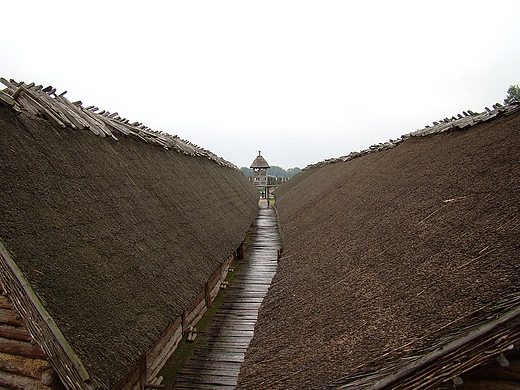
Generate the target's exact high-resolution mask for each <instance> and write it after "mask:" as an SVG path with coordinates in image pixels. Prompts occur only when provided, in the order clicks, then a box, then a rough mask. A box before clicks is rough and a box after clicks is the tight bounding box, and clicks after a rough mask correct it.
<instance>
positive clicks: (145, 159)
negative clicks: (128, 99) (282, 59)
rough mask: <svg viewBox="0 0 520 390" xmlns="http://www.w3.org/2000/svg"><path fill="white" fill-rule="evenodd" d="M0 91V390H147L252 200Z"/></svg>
mask: <svg viewBox="0 0 520 390" xmlns="http://www.w3.org/2000/svg"><path fill="white" fill-rule="evenodd" d="M0 81H1V82H2V83H4V85H6V87H7V88H6V89H5V90H3V91H0V134H1V136H0V150H2V153H0V215H2V218H1V220H0V292H1V293H2V296H1V297H0V388H2V389H22V388H23V389H27V390H30V389H42V390H44V389H46V390H49V389H53V390H54V389H56V390H57V389H62V388H66V389H82V390H93V389H96V390H98V389H113V390H123V389H125V390H130V389H141V390H143V389H144V388H150V387H151V388H156V387H160V384H159V383H158V382H160V379H158V378H156V376H157V373H158V372H159V371H160V369H161V367H162V365H163V364H164V363H165V362H166V360H167V359H168V357H169V356H170V355H171V353H172V352H173V351H174V350H175V348H176V346H177V344H178V342H179V340H180V339H181V338H182V337H186V334H187V333H188V331H189V330H190V329H191V327H192V326H193V325H194V324H195V323H196V322H197V321H198V319H199V318H200V317H201V316H202V314H203V313H204V312H205V311H206V309H207V307H209V306H210V305H211V301H212V300H213V299H214V298H215V296H216V294H217V292H218V291H219V289H220V285H221V283H222V281H223V280H224V279H225V277H226V274H227V272H228V268H229V264H230V262H231V261H232V260H233V259H234V258H235V257H236V256H237V254H238V255H240V254H241V250H240V248H241V246H242V242H243V239H244V237H245V234H246V233H247V231H248V229H249V227H250V225H251V223H252V222H253V221H254V219H255V217H256V214H257V210H258V192H257V190H256V189H255V188H254V187H253V186H252V185H251V184H250V183H249V182H248V180H246V178H245V177H244V176H243V175H242V174H241V173H240V170H239V169H238V168H237V167H235V166H234V165H233V164H231V163H229V162H227V161H225V160H223V159H222V158H220V157H217V156H216V155H214V154H212V153H211V152H209V151H206V150H204V149H202V148H199V147H197V146H196V145H193V144H191V143H189V142H187V141H184V140H181V139H180V138H178V137H176V136H170V135H168V134H165V133H160V132H157V131H153V130H151V129H149V128H147V127H146V126H143V125H142V124H140V123H137V122H133V123H130V121H128V120H127V119H123V118H121V117H119V116H118V114H117V113H113V114H110V113H108V112H106V111H99V109H98V108H96V107H86V108H84V107H83V105H82V103H81V102H75V103H71V102H69V101H68V100H67V99H66V98H65V96H64V94H65V93H62V94H57V93H56V90H55V89H54V88H51V87H47V88H42V86H38V85H35V84H34V83H31V84H26V83H18V82H15V81H13V80H10V81H7V80H5V79H0ZM223 191H225V192H226V194H227V196H226V197H222V196H221V195H220V194H221V193H222V192H223Z"/></svg>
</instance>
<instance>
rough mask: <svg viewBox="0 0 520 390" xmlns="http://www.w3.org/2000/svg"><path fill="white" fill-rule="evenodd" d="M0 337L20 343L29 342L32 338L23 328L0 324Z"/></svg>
mask: <svg viewBox="0 0 520 390" xmlns="http://www.w3.org/2000/svg"><path fill="white" fill-rule="evenodd" d="M0 337H3V338H4V339H14V340H20V341H31V340H32V336H31V334H30V333H29V331H28V330H27V328H26V327H25V326H12V325H6V324H0Z"/></svg>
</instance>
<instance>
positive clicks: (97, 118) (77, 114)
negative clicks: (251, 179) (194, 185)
mask: <svg viewBox="0 0 520 390" xmlns="http://www.w3.org/2000/svg"><path fill="white" fill-rule="evenodd" d="M0 82H1V83H2V84H4V85H5V86H6V87H7V88H6V89H4V90H3V91H2V94H1V95H0V98H2V99H1V100H2V101H5V102H6V103H7V104H8V105H10V106H11V107H12V108H13V109H14V110H15V111H17V112H19V113H20V112H23V111H26V112H28V113H30V114H33V115H37V116H42V117H44V118H46V119H48V120H50V121H51V122H53V123H54V124H55V125H57V126H59V127H63V128H65V127H71V128H73V129H78V130H82V129H88V130H90V131H91V132H92V133H94V134H96V135H98V136H101V137H106V136H109V137H110V138H113V139H114V140H116V141H117V140H118V139H117V137H116V135H115V134H117V133H122V134H124V135H129V136H134V137H137V138H140V139H141V140H143V141H144V142H147V143H154V144H158V145H160V146H162V147H163V148H165V149H167V150H169V149H173V150H175V151H177V152H180V153H183V154H186V155H190V156H197V157H206V158H208V159H209V160H211V161H213V162H215V163H217V164H219V165H222V166H226V167H228V168H231V169H234V170H239V168H238V167H237V166H236V165H234V164H232V163H231V162H229V161H227V160H225V159H223V158H222V157H219V156H217V155H216V154H215V153H212V152H211V151H209V150H206V149H204V148H201V147H199V146H197V145H195V144H194V143H192V142H189V141H187V140H184V139H182V138H180V137H178V136H177V135H170V134H168V133H164V132H161V131H157V130H152V129H151V128H149V127H148V126H145V125H143V124H142V123H140V122H132V123H130V121H129V120H128V119H126V118H121V116H119V113H118V112H114V113H110V112H109V111H106V110H102V111H99V108H98V107H96V106H88V107H83V103H82V102H81V101H80V100H78V101H75V102H70V101H69V100H68V99H67V98H66V97H65V94H66V93H67V91H64V92H62V93H60V94H57V93H56V88H53V87H52V86H48V87H46V88H43V86H42V85H36V84H35V83H30V84H27V83H25V82H23V81H21V82H16V81H14V80H13V79H10V80H9V81H8V80H6V79H5V78H3V77H0Z"/></svg>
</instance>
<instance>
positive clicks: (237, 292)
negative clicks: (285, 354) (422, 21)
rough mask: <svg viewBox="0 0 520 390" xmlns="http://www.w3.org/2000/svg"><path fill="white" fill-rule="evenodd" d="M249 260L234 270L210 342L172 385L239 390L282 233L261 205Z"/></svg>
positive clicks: (209, 334) (209, 331) (209, 330)
mask: <svg viewBox="0 0 520 390" xmlns="http://www.w3.org/2000/svg"><path fill="white" fill-rule="evenodd" d="M255 227H256V228H255V229H253V232H252V234H251V241H252V243H251V244H250V245H249V247H248V249H247V252H246V256H245V260H243V262H242V264H241V266H240V268H238V269H237V270H236V271H235V278H234V280H233V282H232V283H231V284H230V285H229V287H228V289H227V292H226V296H225V297H224V301H223V303H222V305H221V306H220V308H219V309H218V311H217V313H216V314H215V317H214V319H213V322H212V323H211V325H210V326H209V327H208V328H207V329H206V330H205V331H204V336H207V342H206V343H205V344H204V345H202V346H200V347H199V348H198V349H196V350H195V354H194V356H193V357H192V358H191V359H190V360H189V361H188V362H187V363H186V364H185V365H184V367H183V368H182V369H181V370H180V371H179V373H178V378H177V381H176V382H175V384H174V386H173V389H234V388H235V386H236V384H237V378H238V372H239V370H240V365H241V364H242V361H243V360H244V355H245V352H246V349H247V347H248V345H249V342H250V341H251V338H252V337H253V330H254V327H255V323H256V318H257V315H258V309H259V308H260V305H261V304H262V300H263V298H264V296H265V294H266V293H267V289H268V288H269V286H270V284H271V279H272V278H273V276H274V274H275V272H276V266H277V261H276V260H277V250H278V249H279V248H280V236H279V233H278V225H277V221H276V214H275V212H274V210H273V209H272V208H267V207H266V205H265V202H264V203H263V204H262V203H261V204H260V209H259V213H258V217H257V219H256V222H255Z"/></svg>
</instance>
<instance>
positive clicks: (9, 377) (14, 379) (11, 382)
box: [0, 371, 51, 390]
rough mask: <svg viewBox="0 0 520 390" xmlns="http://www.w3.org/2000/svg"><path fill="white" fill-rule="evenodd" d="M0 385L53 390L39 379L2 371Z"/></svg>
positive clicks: (17, 389)
mask: <svg viewBox="0 0 520 390" xmlns="http://www.w3.org/2000/svg"><path fill="white" fill-rule="evenodd" d="M0 386H5V387H7V388H9V389H15V390H51V388H50V387H47V386H45V385H44V384H43V383H41V382H40V380H38V379H34V378H30V377H28V376H23V375H18V374H11V373H9V372H5V371H0Z"/></svg>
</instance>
